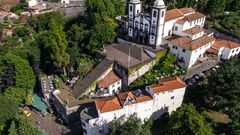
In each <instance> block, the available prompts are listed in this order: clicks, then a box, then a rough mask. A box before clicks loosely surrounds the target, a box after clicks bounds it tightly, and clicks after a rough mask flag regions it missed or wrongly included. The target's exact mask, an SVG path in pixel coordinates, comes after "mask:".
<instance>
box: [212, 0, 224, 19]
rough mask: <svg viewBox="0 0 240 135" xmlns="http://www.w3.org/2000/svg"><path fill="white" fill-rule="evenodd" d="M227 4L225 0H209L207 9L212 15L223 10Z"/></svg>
mask: <svg viewBox="0 0 240 135" xmlns="http://www.w3.org/2000/svg"><path fill="white" fill-rule="evenodd" d="M226 6H227V1H226V0H209V1H208V3H207V11H208V12H209V13H210V15H212V16H216V15H218V14H221V13H223V12H224V10H225V8H226Z"/></svg>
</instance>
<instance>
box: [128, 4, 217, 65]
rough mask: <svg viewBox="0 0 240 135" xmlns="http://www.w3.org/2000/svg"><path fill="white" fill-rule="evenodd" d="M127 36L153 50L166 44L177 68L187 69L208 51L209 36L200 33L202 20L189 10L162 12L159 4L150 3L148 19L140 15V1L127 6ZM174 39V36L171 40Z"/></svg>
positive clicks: (198, 15) (210, 35) (211, 39)
mask: <svg viewBox="0 0 240 135" xmlns="http://www.w3.org/2000/svg"><path fill="white" fill-rule="evenodd" d="M128 18H129V19H128V36H129V37H130V39H132V40H133V41H136V42H142V43H146V44H147V45H149V46H152V47H154V48H157V47H159V46H161V45H163V44H166V42H164V41H166V39H167V40H168V41H170V43H169V47H170V52H171V53H173V54H174V55H175V56H176V57H177V59H178V61H179V65H180V66H181V67H183V68H185V69H189V68H190V67H191V66H192V65H194V64H195V62H196V61H197V60H198V58H200V57H203V54H204V53H205V51H206V50H207V49H208V48H210V47H211V45H212V44H213V41H214V38H212V36H213V33H211V32H210V33H209V32H208V31H206V30H204V29H203V26H204V22H205V18H206V17H205V16H204V15H203V14H201V13H199V12H195V11H194V10H193V9H192V8H181V9H173V10H169V11H166V6H165V4H164V2H163V0H156V1H155V2H154V5H153V8H152V11H151V14H150V15H145V14H144V13H143V12H142V3H141V2H140V0H130V2H129V4H128ZM174 35H175V36H174Z"/></svg>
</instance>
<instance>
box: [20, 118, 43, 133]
mask: <svg viewBox="0 0 240 135" xmlns="http://www.w3.org/2000/svg"><path fill="white" fill-rule="evenodd" d="M16 125H17V129H18V135H42V132H40V131H39V129H38V128H37V127H35V126H34V125H33V124H32V123H31V121H29V120H28V119H27V117H26V116H24V115H19V116H18V117H17V118H16Z"/></svg>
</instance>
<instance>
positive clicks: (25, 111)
mask: <svg viewBox="0 0 240 135" xmlns="http://www.w3.org/2000/svg"><path fill="white" fill-rule="evenodd" d="M22 113H23V114H24V115H26V116H27V117H29V116H31V115H32V113H31V112H30V111H29V110H24V111H23V112H22Z"/></svg>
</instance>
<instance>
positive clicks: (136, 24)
mask: <svg viewBox="0 0 240 135" xmlns="http://www.w3.org/2000/svg"><path fill="white" fill-rule="evenodd" d="M135 28H136V29H137V28H138V21H136V22H135Z"/></svg>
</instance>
